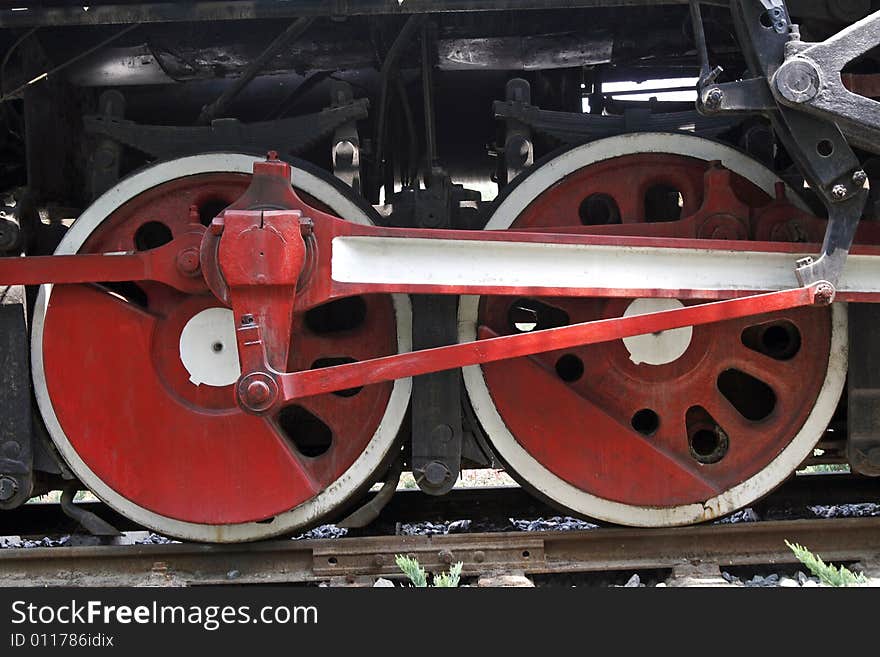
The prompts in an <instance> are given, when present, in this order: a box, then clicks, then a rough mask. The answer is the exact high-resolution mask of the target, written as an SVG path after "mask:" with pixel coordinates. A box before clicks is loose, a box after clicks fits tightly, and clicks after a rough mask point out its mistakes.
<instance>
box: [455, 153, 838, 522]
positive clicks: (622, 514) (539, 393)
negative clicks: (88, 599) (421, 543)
mask: <svg viewBox="0 0 880 657" xmlns="http://www.w3.org/2000/svg"><path fill="white" fill-rule="evenodd" d="M664 137H665V138H668V139H669V140H670V142H669V143H670V144H671V148H670V150H672V152H665V153H661V152H646V153H640V152H636V153H629V154H618V155H615V156H614V157H608V158H602V159H598V160H595V161H589V160H590V157H592V156H594V154H593V153H591V152H590V151H589V149H590V147H592V149H593V151H596V150H597V147H596V146H595V144H600V146H599V147H598V150H601V142H596V143H594V144H591V145H588V146H587V147H581V149H582V150H584V151H585V154H584V158H585V163H584V164H583V166H579V167H577V168H575V170H574V171H572V172H571V173H569V174H568V175H566V176H563V177H561V178H557V179H556V180H552V181H549V180H548V181H546V184H545V182H544V181H541V182H539V183H537V184H533V187H534V189H535V191H533V192H532V193H531V195H528V196H527V195H522V194H521V195H520V196H521V197H522V198H527V199H528V202H527V203H525V207H522V208H521V209H517V210H516V211H514V210H512V209H511V208H509V207H508V208H504V203H505V201H504V200H502V203H501V204H500V205H499V211H500V212H501V213H502V214H504V213H505V212H506V214H504V216H505V218H506V217H508V216H511V217H513V220H512V221H511V222H510V223H509V224H507V222H506V221H505V225H504V226H502V225H498V223H497V222H496V224H495V225H494V226H493V225H492V222H491V221H490V227H494V228H501V227H507V228H510V229H515V230H533V231H535V230H537V231H540V230H541V229H542V228H547V229H548V230H549V231H552V232H565V231H567V230H571V231H578V232H584V231H587V232H593V231H595V232H602V233H609V232H610V233H615V234H620V235H631V236H657V235H658V231H662V233H663V234H664V235H665V236H667V237H668V236H677V237H687V238H691V239H694V238H697V237H698V236H699V235H698V233H699V231H700V230H701V226H704V225H707V224H706V221H707V219H706V218H708V219H709V220H711V223H709V224H708V225H711V229H712V230H713V231H714V234H713V235H712V237H713V238H714V239H718V238H719V237H720V236H727V237H728V238H729V239H747V238H748V237H749V235H750V234H751V233H752V231H754V230H755V227H754V226H751V225H750V218H749V213H748V212H747V211H745V212H744V211H743V208H746V209H747V208H749V207H759V206H761V205H764V204H766V203H768V202H769V201H770V200H771V197H770V196H768V194H767V193H766V192H765V191H762V189H760V188H759V187H758V186H757V185H756V184H755V183H754V182H752V181H751V180H749V179H748V178H747V177H746V175H747V174H748V173H749V169H746V170H745V171H744V172H743V173H735V172H731V173H730V174H729V175H727V176H726V177H727V178H728V179H729V183H730V190H731V191H732V192H733V194H734V196H735V197H736V199H737V200H738V202H737V203H735V204H734V205H735V206H737V207H734V208H730V207H713V208H706V207H705V206H704V199H705V197H706V195H707V194H706V192H705V191H704V180H706V174H707V172H709V170H710V168H712V167H715V168H717V166H718V165H717V164H713V163H712V162H711V161H709V160H707V159H700V158H699V157H695V156H693V155H689V154H688V153H689V150H688V149H689V148H690V147H692V146H693V141H691V140H696V141H698V142H703V141H704V140H697V139H696V138H692V137H683V136H664ZM606 141H607V140H606ZM718 147H719V149H724V148H726V147H721V146H720V145H718ZM673 149H674V150H673ZM726 150H730V149H726ZM723 154H724V151H722V153H720V154H719V155H718V157H717V159H719V160H720V159H722V155H723ZM712 159H713V160H714V159H715V158H712ZM750 165H751V167H752V168H755V167H759V165H757V164H756V163H753V162H752V163H751V164H750ZM552 166H553V164H552V162H551V163H549V164H546V165H544V166H543V167H538V168H537V170H536V171H535V172H534V173H532V174H530V175H531V176H535V175H537V176H538V177H539V178H540V177H541V175H542V173H541V172H542V169H545V170H546V169H547V168H548V167H552ZM528 177H529V176H527V177H526V180H523V181H522V182H520V185H526V186H527V188H528V185H529V184H530V183H529V182H528V180H527V179H528ZM712 191H713V194H714V193H715V192H717V190H712ZM516 196H517V194H516V192H515V191H514V192H513V193H510V194H509V195H508V197H507V198H508V199H510V198H516ZM520 202H522V201H520ZM658 224H663V226H658ZM523 266H528V263H524V264H523ZM681 266H682V267H685V268H686V267H687V262H686V261H683V262H682V263H681ZM645 287H650V282H646V285H645ZM694 303H699V302H698V301H692V300H689V301H684V302H682V301H679V300H676V299H598V298H597V299H574V298H518V299H517V298H511V297H483V298H482V299H480V300H479V302H478V303H476V304H475V303H474V302H471V301H468V300H465V301H463V306H462V307H463V309H464V310H463V316H464V317H465V318H467V312H468V311H467V308H468V307H470V308H471V312H472V313H475V315H476V317H475V326H478V327H486V328H487V329H488V332H486V333H485V334H487V335H492V334H498V335H511V334H516V333H520V332H526V331H532V330H536V329H542V328H551V327H554V326H563V325H567V324H573V323H578V322H587V321H592V320H597V319H605V318H613V317H621V316H623V315H632V314H642V313H645V312H652V311H657V310H664V309H669V308H674V307H681V306H682V305H691V304H694ZM832 314H833V313H832V310H831V309H830V308H799V309H794V310H789V311H784V312H777V313H770V314H766V315H761V316H755V317H749V318H745V319H740V320H733V321H727V322H721V323H716V324H709V325H704V326H697V327H687V328H683V329H676V330H673V331H664V332H661V333H658V334H653V335H646V336H638V337H635V338H627V339H625V340H617V341H615V342H611V343H605V344H597V345H589V346H584V347H581V348H577V349H570V350H565V351H558V352H551V353H545V354H535V355H533V356H530V357H525V358H518V359H513V360H507V361H499V362H494V363H489V364H486V365H483V366H481V367H479V368H467V369H466V370H465V378H466V383H467V385H468V391H469V393H470V396H471V401H472V404H473V405H474V409H475V411H476V414H477V416H478V418H479V419H480V420H481V423H482V424H483V427H484V429H485V430H486V433H487V434H488V438H489V439H490V441H491V442H492V444H493V446H494V447H495V448H496V450H497V451H498V453H499V455H500V456H501V458H502V460H504V461H505V462H507V463H508V465H509V466H510V468H511V470H512V471H513V473H514V474H516V475H518V476H519V478H520V479H521V480H523V481H524V483H526V484H527V485H529V486H530V487H531V488H533V489H536V490H537V491H539V492H540V493H541V494H543V495H544V496H546V497H549V498H551V500H553V501H556V502H557V503H559V504H561V505H563V506H565V507H566V508H567V509H569V510H571V511H573V512H575V513H580V514H583V515H588V516H592V517H598V518H602V519H606V520H610V521H613V522H620V523H622V524H637V525H667V524H684V523H685V522H694V521H698V520H704V519H707V518H711V517H715V516H717V515H719V514H720V513H723V512H728V511H731V510H733V509H734V508H737V507H739V506H742V505H743V503H744V502H746V503H747V502H748V501H751V500H753V499H754V498H755V497H756V496H757V495H756V494H755V493H756V492H757V494H758V495H759V494H760V492H758V491H759V490H760V488H761V486H762V485H764V484H765V480H766V481H769V480H770V478H771V477H770V474H772V475H773V476H774V477H775V476H776V475H777V470H780V469H781V468H784V469H785V471H784V472H783V473H782V478H784V477H785V476H787V475H788V474H789V473H790V472H791V471H792V470H793V469H794V468H795V467H796V466H797V464H798V463H800V460H798V459H796V458H795V459H792V457H791V455H790V454H787V455H786V458H785V459H784V463H785V465H780V463H779V462H778V459H779V458H780V457H781V455H783V453H784V452H786V450H787V448H789V446H790V445H792V443H793V442H797V446H798V450H799V451H800V452H803V456H806V454H807V453H808V452H809V449H810V447H812V445H813V444H815V442H816V441H817V440H818V438H819V437H820V436H821V433H822V431H824V429H825V426H826V425H827V420H829V419H830V414H831V413H833V410H834V407H835V406H836V397H835V398H834V402H833V403H829V402H828V401H827V399H825V398H822V399H820V398H821V397H822V394H823V391H825V389H826V388H827V387H828V386H829V385H830V384H831V385H833V386H834V387H837V394H838V395H839V388H840V387H842V378H843V375H842V374H840V373H839V372H838V370H837V369H835V370H834V371H833V374H834V379H833V381H831V382H830V384H829V381H828V379H829V363H830V362H831V361H832V360H833V359H832V356H834V357H835V358H839V353H836V352H835V353H834V354H832V350H833V349H835V347H834V346H833V345H834V343H835V336H833V335H832V333H833V332H835V330H836V331H837V336H836V339H837V340H838V341H839V340H840V339H841V338H840V328H839V322H838V325H837V326H835V318H834V317H833V316H832ZM479 333H480V331H477V334H478V335H479ZM826 394H827V391H826ZM817 408H818V409H821V412H822V414H823V419H822V421H820V422H818V423H817V421H816V417H815V414H816V411H817ZM820 424H821V427H818V425H820ZM814 425H815V426H817V427H818V428H814ZM805 428H806V429H807V430H808V431H812V435H811V436H810V437H806V438H805V437H803V436H801V433H802V431H803V430H804V429H805ZM796 438H797V441H795V439H796ZM801 442H804V443H805V444H806V443H809V445H808V446H807V447H806V448H804V447H803V446H802V445H801ZM803 456H801V457H800V458H801V459H802V458H803ZM795 461H796V462H795ZM780 480H781V479H780ZM750 482H752V483H750ZM776 483H778V481H777V482H776ZM764 492H766V491H764Z"/></svg>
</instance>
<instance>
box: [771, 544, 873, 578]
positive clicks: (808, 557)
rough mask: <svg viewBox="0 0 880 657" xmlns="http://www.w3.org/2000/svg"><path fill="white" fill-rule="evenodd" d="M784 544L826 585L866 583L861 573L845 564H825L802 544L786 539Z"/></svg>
mask: <svg viewBox="0 0 880 657" xmlns="http://www.w3.org/2000/svg"><path fill="white" fill-rule="evenodd" d="M785 544H786V545H787V546H788V547H789V548H791V551H792V552H794V556H796V557H797V558H798V561H800V562H801V563H802V564H804V565H805V566H806V567H807V568H809V570H810V572H811V573H813V574H814V575H815V576H816V577H818V578H819V580H820V581H821V582H822V583H823V584H826V585H827V586H864V585H865V584H867V583H868V582H867V580H866V579H865V576H864V575H862V574H861V573H854V572H852V571H851V570H850V569H849V568H847V567H845V566H839V567H835V566H833V565H831V564H827V563H825V562H824V561H822V559H821V557H818V556H816V555H815V554H813V553H812V552H810V551H809V550H808V549H807V548H805V547H804V546H802V545H798V544H797V543H794V544H792V543H789V542H788V541H785Z"/></svg>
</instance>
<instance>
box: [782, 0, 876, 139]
mask: <svg viewBox="0 0 880 657" xmlns="http://www.w3.org/2000/svg"><path fill="white" fill-rule="evenodd" d="M877 46H880V11H876V12H874V13H873V14H871V15H869V16H866V17H865V18H863V19H862V20H860V21H858V22H857V23H853V24H852V25H850V26H849V27H847V28H846V29H844V30H841V31H840V32H838V33H837V34H835V35H834V36H832V37H830V38H828V39H826V40H825V41H822V42H819V43H807V42H804V41H801V40H800V38H799V33H798V32H795V31H792V32H791V33H790V35H789V40H788V42H787V43H786V46H785V61H784V62H783V64H782V66H780V67H779V69H778V70H777V71H776V73H775V74H774V76H773V79H772V80H771V85H770V86H771V89H772V91H773V94H774V96H775V97H776V98H777V100H779V102H781V103H783V104H784V105H788V106H789V107H794V108H798V109H802V110H803V111H805V112H809V113H811V114H814V115H816V116H818V117H820V118H823V119H825V120H828V121H834V122H835V123H837V124H838V125H839V126H840V127H841V129H842V130H843V132H844V134H846V136H847V137H848V138H849V140H850V141H851V142H852V143H854V144H855V145H856V146H858V147H860V148H863V149H865V150H868V151H872V152H874V153H880V102H878V101H876V100H872V99H870V98H866V97H865V96H860V95H859V94H856V93H853V92H852V91H850V90H849V89H847V88H846V86H844V84H843V79H842V72H843V68H844V67H845V66H846V65H847V64H849V63H850V62H852V61H853V60H854V59H856V58H858V57H861V56H863V55H865V54H866V53H868V52H869V51H870V50H871V49H872V48H876V47H877Z"/></svg>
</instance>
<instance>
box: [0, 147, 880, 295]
mask: <svg viewBox="0 0 880 657" xmlns="http://www.w3.org/2000/svg"><path fill="white" fill-rule="evenodd" d="M255 168H256V170H257V171H258V172H259V174H260V175H258V176H257V177H256V178H255V181H257V182H256V183H255V185H253V186H251V187H250V188H248V189H247V190H246V191H245V193H244V194H243V196H242V197H241V198H239V199H238V200H237V201H235V203H234V205H232V206H230V208H229V210H228V211H229V212H230V213H231V212H232V211H233V210H235V211H253V210H252V209H253V208H259V207H286V208H291V209H292V210H294V211H296V212H299V213H300V217H301V219H298V220H297V221H300V220H301V221H303V222H305V223H306V226H307V233H308V238H309V245H308V249H307V252H306V254H305V255H304V256H303V257H302V260H303V262H302V271H301V273H300V274H299V279H298V283H297V288H298V289H297V293H296V297H297V298H296V300H295V307H296V309H297V310H298V311H306V310H308V309H310V308H314V307H317V306H320V305H322V304H325V303H327V302H328V301H331V300H334V299H340V298H343V297H348V296H358V295H366V294H392V293H402V294H451V295H463V294H473V295H489V294H493V295H510V296H551V297H589V298H592V297H620V298H633V297H654V296H674V297H675V298H679V299H703V300H708V299H727V298H735V297H741V296H744V295H748V294H753V293H755V292H764V291H768V290H749V291H743V290H733V289H731V290H700V289H682V290H657V289H654V288H651V287H648V286H646V287H645V288H640V289H623V288H616V289H607V288H589V287H587V288H558V287H544V286H542V287H539V286H531V287H524V286H517V287H513V286H510V287H502V286H479V285H422V284H419V285H416V284H412V283H407V282H406V281H401V282H399V283H345V282H340V281H335V280H333V279H332V277H331V275H330V271H331V261H332V254H333V246H332V244H333V240H334V238H337V237H346V236H359V237H383V238H401V239H430V240H438V239H444V240H457V241H479V242H492V243H495V242H517V243H548V244H559V245H563V244H567V245H596V246H603V245H607V246H620V247H652V248H658V249H662V248H677V249H681V248H700V249H719V250H725V251H762V252H768V253H805V252H809V253H818V252H819V250H820V249H821V247H820V243H821V240H822V238H823V236H824V232H825V221H824V220H821V219H818V218H816V217H814V216H812V215H810V214H808V213H806V212H804V211H802V210H800V209H798V208H797V207H795V206H793V205H791V204H790V203H789V202H788V201H787V200H786V198H785V192H784V186H782V185H780V186H778V188H777V194H776V197H775V198H774V199H770V198H769V197H767V195H766V194H764V193H763V192H762V191H761V190H759V189H758V188H757V187H755V186H754V185H752V184H751V183H749V182H747V181H745V180H744V179H742V178H740V177H738V176H733V175H732V174H731V172H730V171H728V170H727V169H724V168H722V167H720V166H719V165H717V164H712V165H710V166H708V167H707V165H706V163H705V162H703V161H699V160H693V159H691V158H686V157H681V156H671V155H664V154H649V155H639V157H638V159H637V161H635V163H634V164H633V160H632V158H615V159H613V160H608V161H606V162H601V163H599V164H596V165H593V166H591V167H589V170H590V172H589V174H587V173H585V171H580V172H576V173H574V174H572V175H571V176H568V177H567V178H566V179H565V180H563V181H560V183H559V184H558V185H556V186H555V187H554V194H553V200H552V202H547V201H541V202H540V203H538V202H536V203H534V204H533V205H532V206H531V207H530V208H529V209H528V210H527V213H526V217H525V218H524V219H522V220H521V221H519V222H518V223H517V227H516V228H517V229H516V230H511V231H467V230H425V229H407V228H383V227H376V226H365V225H360V224H353V223H351V222H347V221H343V220H342V219H339V218H338V217H334V216H333V215H331V214H329V213H327V212H325V211H324V209H320V208H318V207H315V204H314V203H312V204H310V203H308V202H306V201H305V200H303V199H302V198H300V197H299V196H298V195H297V194H296V193H295V192H294V191H293V190H292V188H291V187H290V185H289V184H287V181H286V180H285V179H284V177H283V176H284V175H285V173H287V172H289V167H287V165H285V164H284V163H282V162H279V161H278V160H277V159H276V160H274V161H271V160H270V161H268V162H263V163H257V164H256V165H255ZM275 169H277V171H275ZM594 170H595V171H594ZM273 172H274V173H273ZM624 172H625V174H624ZM624 175H625V176H626V177H625V178H622V177H621V176H624ZM634 180H635V181H636V183H635V184H634V186H630V184H631V181H634ZM621 181H623V183H621ZM661 188H662V189H666V190H678V192H679V193H680V194H681V199H682V201H681V208H680V212H681V218H675V217H671V218H664V220H657V221H653V222H649V221H646V220H645V217H646V216H647V215H646V213H647V209H646V201H645V198H646V195H647V196H649V195H650V194H649V191H650V190H651V189H661ZM238 189H239V190H240V186H239V187H238ZM603 190H604V191H603ZM609 190H611V193H609ZM668 193H672V192H668ZM228 194H229V191H228V190H227V196H228ZM591 196H605V197H608V198H613V200H614V201H615V206H616V207H617V213H618V214H619V217H620V223H616V224H608V225H584V223H583V222H584V221H586V220H588V219H589V217H585V216H584V211H583V209H582V207H581V206H582V205H583V203H584V199H585V198H590V197H591ZM193 207H195V208H198V206H193ZM655 212H656V210H655ZM649 214H650V213H649ZM196 217H198V215H197V214H196ZM210 219H211V218H210V217H208V220H210ZM223 221H224V219H223V216H219V217H217V218H216V219H215V221H214V224H213V225H212V230H210V231H207V232H206V233H204V238H203V239H202V241H201V244H200V251H201V261H200V263H199V264H198V265H197V266H194V267H192V268H190V269H187V267H186V262H187V258H186V256H187V255H188V254H190V253H192V249H193V248H194V246H198V244H197V243H196V242H197V236H198V235H201V234H202V232H201V228H200V227H199V226H197V225H196V226H194V227H193V228H192V229H191V230H190V231H189V232H188V233H186V234H184V235H180V236H175V239H174V241H173V242H172V243H170V244H167V245H164V246H162V247H160V248H157V249H154V250H152V251H147V252H141V253H132V254H129V255H114V256H112V257H107V258H97V257H93V256H87V257H84V256H46V257H30V258H4V259H0V284H37V283H51V282H54V283H83V282H89V281H132V280H152V281H156V282H161V283H164V284H166V285H168V286H170V287H174V288H176V289H180V290H182V291H198V290H199V289H203V287H204V283H207V285H208V287H209V288H210V289H211V291H212V292H213V293H214V294H215V296H217V298H218V299H220V300H221V301H222V302H223V303H225V304H226V305H230V297H229V291H228V289H227V286H226V283H225V282H224V280H223V276H222V275H221V273H220V267H219V263H218V255H217V254H218V251H217V250H218V245H219V242H220V235H221V233H222V226H223ZM294 223H296V222H295V221H294ZM283 224H284V222H283V221H281V222H279V224H278V227H277V230H281V226H283ZM634 227H637V229H634ZM856 241H857V246H856V247H855V248H854V249H853V253H854V254H864V255H880V246H878V245H880V225H878V222H862V224H861V225H860V227H859V232H858V234H857V236H856ZM128 248H129V249H130V248H131V247H130V246H129V247H128ZM257 253H258V250H257V249H255V250H253V252H247V250H244V249H242V250H241V255H240V259H241V263H242V267H244V268H247V266H249V263H250V265H252V266H256V263H257V260H256V258H258V257H259V256H257V255H256V254H257ZM792 267H794V263H792ZM202 279H204V281H202ZM839 298H840V299H841V300H845V301H860V302H867V301H880V294H871V293H848V292H845V291H844V292H841V293H840V296H839Z"/></svg>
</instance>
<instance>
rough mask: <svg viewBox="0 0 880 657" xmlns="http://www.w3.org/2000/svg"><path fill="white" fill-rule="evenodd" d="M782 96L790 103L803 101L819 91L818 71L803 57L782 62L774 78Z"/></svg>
mask: <svg viewBox="0 0 880 657" xmlns="http://www.w3.org/2000/svg"><path fill="white" fill-rule="evenodd" d="M774 82H775V84H776V88H777V89H778V90H779V93H780V94H782V97H783V98H785V99H786V100H788V101H791V102H792V103H805V102H807V101H808V100H812V99H813V98H815V97H816V94H818V93H819V72H818V71H817V70H816V67H815V66H813V65H812V64H811V63H810V62H808V61H806V60H805V59H794V60H791V61H789V62H788V63H786V64H783V65H782V66H781V67H780V68H779V70H778V71H777V72H776V76H775V78H774Z"/></svg>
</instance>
